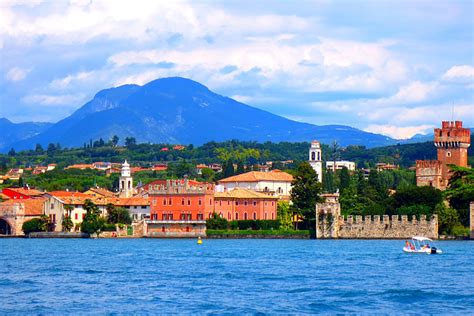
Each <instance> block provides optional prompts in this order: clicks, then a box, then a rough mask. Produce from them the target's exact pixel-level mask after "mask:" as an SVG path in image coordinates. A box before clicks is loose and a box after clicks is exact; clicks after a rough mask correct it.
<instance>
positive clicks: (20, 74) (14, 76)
mask: <svg viewBox="0 0 474 316" xmlns="http://www.w3.org/2000/svg"><path fill="white" fill-rule="evenodd" d="M28 72H29V70H27V69H22V68H19V67H14V68H11V69H10V70H9V71H8V72H7V74H6V76H5V78H6V79H7V80H9V81H21V80H23V79H25V78H26V75H27V74H28Z"/></svg>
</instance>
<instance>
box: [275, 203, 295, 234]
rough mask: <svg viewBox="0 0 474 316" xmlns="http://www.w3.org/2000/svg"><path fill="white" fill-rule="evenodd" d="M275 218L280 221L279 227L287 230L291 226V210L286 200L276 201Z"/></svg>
mask: <svg viewBox="0 0 474 316" xmlns="http://www.w3.org/2000/svg"><path fill="white" fill-rule="evenodd" d="M277 219H278V220H279V221H280V228H281V229H283V230H289V229H292V228H293V212H292V211H291V210H290V204H289V203H288V202H286V201H279V202H278V205H277Z"/></svg>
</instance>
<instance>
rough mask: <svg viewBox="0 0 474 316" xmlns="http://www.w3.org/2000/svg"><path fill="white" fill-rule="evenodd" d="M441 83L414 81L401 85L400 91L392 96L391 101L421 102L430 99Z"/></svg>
mask: <svg viewBox="0 0 474 316" xmlns="http://www.w3.org/2000/svg"><path fill="white" fill-rule="evenodd" d="M438 88H439V85H438V84H437V83H436V82H430V83H424V82H421V81H413V82H410V83H409V84H408V85H405V86H402V87H400V89H399V90H398V92H397V93H396V94H395V95H394V96H393V97H391V98H390V101H391V102H420V101H424V100H426V99H428V97H430V94H432V93H434V92H435V91H436V89H438Z"/></svg>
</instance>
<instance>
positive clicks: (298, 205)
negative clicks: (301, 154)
mask: <svg viewBox="0 0 474 316" xmlns="http://www.w3.org/2000/svg"><path fill="white" fill-rule="evenodd" d="M320 194H321V184H320V183H319V181H318V175H317V174H316V172H315V171H314V170H313V168H312V167H311V166H310V165H309V163H307V162H303V163H301V164H299V165H298V168H297V169H296V171H295V172H294V175H293V182H292V189H291V201H292V202H293V205H292V209H293V211H294V212H295V213H297V214H299V215H301V216H303V218H304V221H305V224H306V227H308V228H309V227H312V226H311V225H310V222H312V221H314V220H315V218H316V203H317V202H321V201H322V199H321V197H320Z"/></svg>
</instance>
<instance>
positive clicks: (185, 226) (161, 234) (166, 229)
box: [146, 221, 206, 238]
mask: <svg viewBox="0 0 474 316" xmlns="http://www.w3.org/2000/svg"><path fill="white" fill-rule="evenodd" d="M147 224H148V225H147V234H146V236H147V237H158V238H197V237H205V236H206V221H189V222H187V221H148V223H147Z"/></svg>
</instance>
